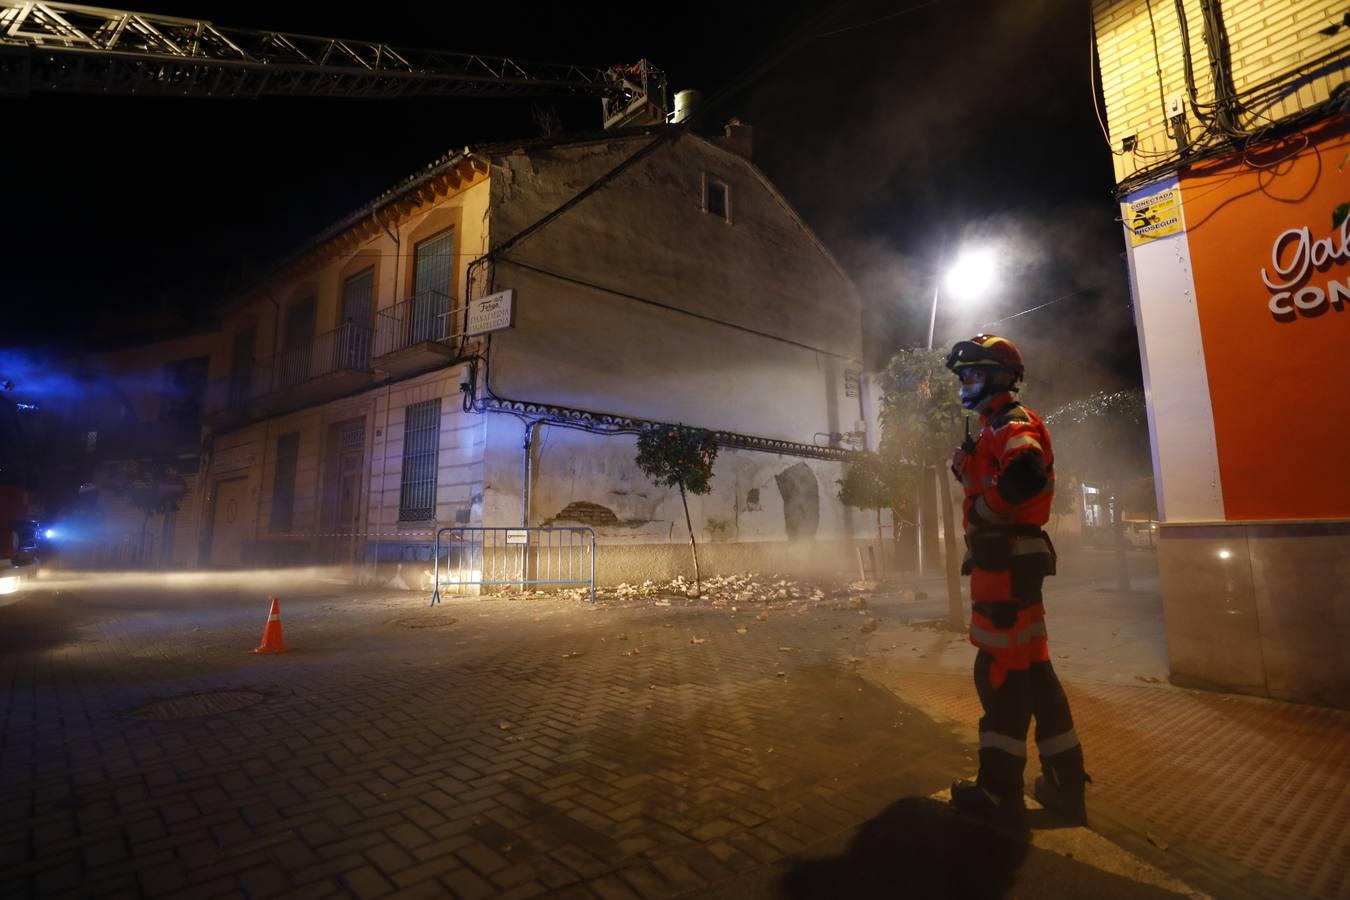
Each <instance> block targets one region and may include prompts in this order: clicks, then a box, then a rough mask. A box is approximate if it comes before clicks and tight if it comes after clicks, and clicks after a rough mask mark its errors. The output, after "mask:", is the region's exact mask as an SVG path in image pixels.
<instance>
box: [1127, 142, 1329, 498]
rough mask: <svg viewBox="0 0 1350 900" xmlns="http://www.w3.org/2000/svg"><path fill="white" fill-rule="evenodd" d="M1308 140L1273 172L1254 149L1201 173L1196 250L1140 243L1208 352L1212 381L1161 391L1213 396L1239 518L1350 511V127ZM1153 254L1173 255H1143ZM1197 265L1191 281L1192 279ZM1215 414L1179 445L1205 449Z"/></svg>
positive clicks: (1152, 274) (1220, 451) (1191, 421)
mask: <svg viewBox="0 0 1350 900" xmlns="http://www.w3.org/2000/svg"><path fill="white" fill-rule="evenodd" d="M1302 135H1303V136H1304V137H1306V138H1307V141H1306V145H1305V146H1303V148H1302V149H1300V150H1299V151H1298V152H1297V153H1293V154H1290V155H1288V156H1287V158H1286V159H1284V160H1283V161H1282V162H1281V163H1280V164H1279V165H1278V166H1276V167H1274V168H1256V167H1253V166H1251V165H1249V163H1248V160H1247V158H1246V157H1244V155H1243V154H1242V153H1234V154H1232V155H1230V156H1228V157H1224V158H1219V159H1215V160H1213V161H1209V162H1206V163H1205V164H1203V165H1200V164H1197V165H1195V166H1192V167H1190V168H1189V169H1188V170H1186V171H1185V172H1183V173H1182V175H1181V177H1180V190H1179V193H1180V195H1181V199H1182V202H1183V203H1184V204H1185V207H1186V210H1185V212H1186V216H1185V218H1186V241H1185V243H1186V246H1185V248H1182V247H1177V248H1175V249H1176V252H1173V250H1172V248H1164V247H1161V246H1159V245H1158V244H1156V243H1154V244H1150V245H1145V246H1143V247H1139V248H1138V249H1136V250H1134V251H1133V252H1134V253H1135V254H1136V255H1135V266H1136V273H1137V279H1138V281H1139V282H1140V283H1141V284H1143V285H1144V286H1145V287H1144V290H1149V289H1150V288H1149V287H1148V286H1149V285H1158V284H1161V283H1164V282H1166V280H1167V279H1176V282H1175V286H1174V288H1173V290H1172V293H1171V294H1170V295H1169V297H1168V298H1167V300H1166V301H1165V302H1164V303H1163V304H1158V305H1155V307H1154V308H1155V309H1158V308H1164V307H1165V308H1168V309H1173V310H1178V311H1184V310H1190V309H1193V310H1194V314H1195V316H1196V320H1197V321H1196V324H1197V325H1198V326H1199V335H1198V337H1199V338H1200V341H1199V343H1200V346H1199V347H1188V348H1185V351H1186V353H1188V354H1189V355H1190V356H1191V357H1192V358H1196V357H1198V358H1199V359H1201V360H1203V364H1204V376H1205V377H1204V381H1203V382H1197V381H1190V382H1189V383H1174V384H1171V385H1169V386H1168V388H1167V390H1166V392H1165V393H1163V394H1160V395H1162V396H1166V397H1167V398H1168V401H1167V402H1168V403H1171V402H1173V398H1178V397H1181V396H1185V395H1186V393H1187V391H1188V390H1189V391H1191V392H1194V393H1197V394H1198V393H1199V391H1200V390H1201V389H1204V390H1205V392H1206V393H1207V394H1208V395H1209V397H1208V399H1209V407H1210V410H1209V413H1208V416H1212V421H1213V423H1214V426H1213V428H1214V439H1213V444H1212V446H1213V447H1214V451H1213V452H1214V453H1215V456H1216V458H1217V461H1218V468H1219V477H1218V478H1217V479H1216V481H1217V484H1216V487H1218V488H1219V490H1220V491H1221V492H1222V495H1223V507H1222V509H1223V517H1224V518H1226V519H1228V520H1229V521H1243V520H1246V521H1255V520H1260V519H1346V518H1350V478H1346V477H1344V475H1343V469H1344V466H1343V465H1341V460H1342V459H1343V457H1344V453H1342V454H1341V456H1339V457H1337V456H1336V453H1337V449H1339V448H1343V447H1346V446H1348V445H1350V417H1347V416H1346V415H1345V411H1346V400H1345V389H1344V387H1343V385H1342V384H1341V382H1342V381H1343V380H1344V379H1342V378H1340V377H1339V369H1338V368H1337V367H1338V366H1340V365H1343V362H1342V360H1344V359H1345V356H1346V348H1347V347H1350V225H1347V222H1346V220H1345V219H1344V218H1343V217H1342V210H1341V207H1342V206H1344V205H1345V204H1346V203H1347V202H1348V201H1350V166H1346V167H1345V170H1344V171H1341V170H1340V169H1338V168H1337V167H1336V165H1335V164H1334V163H1335V162H1336V161H1338V160H1341V159H1344V158H1345V156H1346V154H1347V152H1350V124H1348V123H1347V122H1346V121H1345V119H1344V118H1343V117H1333V118H1332V119H1330V120H1328V121H1327V122H1326V123H1325V124H1324V125H1321V126H1318V127H1314V128H1310V129H1308V130H1307V131H1305V132H1302ZM1290 141H1291V142H1293V143H1291V144H1290V145H1289V146H1295V145H1297V144H1299V143H1302V142H1301V141H1299V140H1298V139H1297V138H1293V137H1291V138H1290ZM1150 250H1166V252H1162V253H1155V254H1154V255H1153V256H1152V258H1151V259H1147V260H1146V259H1144V258H1143V257H1141V256H1140V255H1139V254H1147V253H1148V251H1150ZM1183 250H1185V251H1188V252H1189V259H1187V254H1186V253H1183V252H1182V251H1183ZM1187 261H1189V269H1190V276H1191V277H1190V278H1189V279H1183V278H1182V277H1181V276H1183V275H1185V274H1186V272H1185V270H1186V268H1187V266H1186V262H1187ZM1173 273H1175V274H1173ZM1187 281H1189V282H1190V283H1189V284H1188V283H1186V282H1187ZM1168 283H1170V282H1168ZM1164 321H1165V320H1164ZM1145 330H1146V333H1145V334H1143V335H1141V337H1142V338H1143V341H1142V343H1144V344H1146V345H1148V346H1153V345H1155V344H1161V343H1165V342H1167V341H1169V340H1173V339H1174V337H1175V335H1177V334H1180V330H1179V329H1178V328H1177V327H1175V322H1167V323H1166V324H1162V323H1160V324H1158V325H1153V326H1150V325H1149V323H1148V321H1147V320H1145ZM1178 349H1179V350H1180V349H1181V348H1178ZM1176 358H1177V359H1184V358H1185V356H1184V355H1183V354H1182V353H1180V352H1179V353H1178V355H1177V357H1176ZM1149 368H1150V369H1151V370H1152V371H1153V372H1154V377H1155V380H1156V378H1157V377H1159V375H1158V373H1159V371H1160V369H1159V365H1157V364H1156V361H1155V360H1150V361H1149ZM1161 371H1162V373H1163V374H1166V372H1167V370H1166V368H1165V367H1163V368H1162V369H1161ZM1154 391H1155V393H1157V392H1158V385H1157V384H1156V383H1155V385H1154ZM1162 405H1163V406H1165V405H1167V404H1166V403H1165V404H1162ZM1208 416H1207V415H1206V414H1205V413H1204V411H1203V410H1202V411H1201V413H1200V414H1199V415H1194V416H1192V417H1191V418H1188V419H1186V420H1184V422H1183V421H1180V420H1179V421H1178V424H1177V426H1176V427H1177V432H1176V434H1177V436H1178V437H1177V440H1178V441H1186V442H1189V443H1190V444H1191V445H1194V444H1197V443H1198V442H1199V441H1198V435H1199V433H1200V432H1201V430H1202V428H1203V425H1202V424H1201V423H1203V421H1204V418H1207V417H1208ZM1326 454H1331V456H1329V457H1326V458H1327V459H1329V460H1331V461H1330V462H1328V463H1326V465H1327V466H1329V467H1330V468H1328V469H1326V471H1327V473H1328V474H1327V475H1326V476H1325V477H1310V475H1309V460H1314V461H1317V460H1321V459H1322V458H1323V457H1324V456H1326ZM1167 465H1168V464H1167V463H1162V464H1161V468H1162V470H1163V471H1164V472H1165V471H1167Z"/></svg>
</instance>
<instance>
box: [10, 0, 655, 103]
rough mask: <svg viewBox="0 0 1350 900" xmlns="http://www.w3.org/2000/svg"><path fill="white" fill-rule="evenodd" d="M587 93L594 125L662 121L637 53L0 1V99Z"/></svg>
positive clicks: (648, 71)
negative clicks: (465, 48)
mask: <svg viewBox="0 0 1350 900" xmlns="http://www.w3.org/2000/svg"><path fill="white" fill-rule="evenodd" d="M43 92H57V93H83V94H91V93H92V94H99V93H102V94H113V95H151V96H171V97H220V98H251V97H276V96H285V97H353V98H401V97H512V96H560V97H596V98H599V100H600V103H601V110H602V116H603V123H604V127H605V128H606V129H611V128H622V127H625V126H629V125H646V124H656V123H659V122H663V121H665V120H666V110H667V106H668V103H667V96H666V80H665V74H664V73H663V72H662V71H661V70H660V69H657V68H655V67H654V66H652V65H651V64H650V63H649V62H647V60H645V59H644V60H639V61H638V62H636V63H634V64H632V65H619V66H611V67H609V68H596V67H593V66H580V65H569V64H562V63H544V62H531V61H526V60H521V59H515V58H511V57H505V56H486V55H482V54H469V53H449V52H442V51H435V50H410V49H406V48H396V47H392V46H390V45H389V44H383V43H374V42H370V41H353V40H342V39H339V38H329V37H316V36H313V35H305V34H291V33H288V32H281V31H255V30H249V29H243V28H225V27H221V26H218V25H215V24H213V23H211V22H208V21H205V20H202V19H184V18H177V17H174V16H162V15H158V14H155V13H141V12H128V11H125V10H116V9H103V8H101V7H94V6H79V5H76V4H72V3H41V2H20V0H0V97H5V96H10V97H14V96H18V97H24V96H29V95H32V94H35V93H43Z"/></svg>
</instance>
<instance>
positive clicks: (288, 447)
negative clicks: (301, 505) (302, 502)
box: [271, 432, 300, 531]
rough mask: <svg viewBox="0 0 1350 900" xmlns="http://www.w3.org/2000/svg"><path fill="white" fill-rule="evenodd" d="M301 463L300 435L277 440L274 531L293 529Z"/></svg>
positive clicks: (273, 512)
mask: <svg viewBox="0 0 1350 900" xmlns="http://www.w3.org/2000/svg"><path fill="white" fill-rule="evenodd" d="M299 461H300V433H299V432H291V433H290V434H283V435H281V436H280V437H279V438H277V466H276V473H275V474H274V475H273V476H272V518H271V523H272V530H273V531H285V530H286V529H288V528H290V527H291V522H292V519H293V517H294V514H295V470H296V465H297V463H298V462H299Z"/></svg>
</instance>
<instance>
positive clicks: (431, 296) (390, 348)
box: [374, 291, 458, 377]
mask: <svg viewBox="0 0 1350 900" xmlns="http://www.w3.org/2000/svg"><path fill="white" fill-rule="evenodd" d="M455 313H456V310H455V306H454V302H453V299H452V298H451V297H450V296H449V295H447V294H443V293H441V292H440V291H423V292H421V293H420V294H415V295H414V296H412V297H409V298H408V299H407V300H404V301H402V302H401V303H395V304H394V305H393V306H388V307H385V308H384V309H382V310H380V311H379V313H378V314H377V315H376V317H375V352H374V355H375V359H376V361H377V364H378V365H379V367H380V368H381V369H383V370H384V371H386V372H388V373H389V374H390V375H393V376H396V377H398V376H403V375H414V374H417V373H418V372H427V371H430V370H432V369H434V368H436V367H437V366H440V365H444V364H445V363H446V362H448V361H449V360H450V359H451V358H453V357H454V355H455V351H454V347H453V346H451V342H450V338H452V337H457V336H458V335H457V334H455V332H454V327H453V326H454V316H455Z"/></svg>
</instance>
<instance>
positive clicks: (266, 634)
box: [253, 597, 290, 653]
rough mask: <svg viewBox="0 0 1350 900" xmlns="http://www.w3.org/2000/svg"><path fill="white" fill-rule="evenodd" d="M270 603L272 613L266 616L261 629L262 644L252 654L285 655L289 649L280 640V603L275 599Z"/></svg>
mask: <svg viewBox="0 0 1350 900" xmlns="http://www.w3.org/2000/svg"><path fill="white" fill-rule="evenodd" d="M268 599H270V600H271V601H272V611H271V612H269V613H268V614H267V624H266V625H265V626H264V627H263V636H262V643H261V644H259V645H258V647H257V649H255V650H254V651H253V652H254V653H285V652H286V651H287V650H289V649H290V648H289V647H287V646H286V642H285V641H283V640H282V639H281V603H280V602H279V601H278V600H277V598H276V597H270V598H268Z"/></svg>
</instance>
